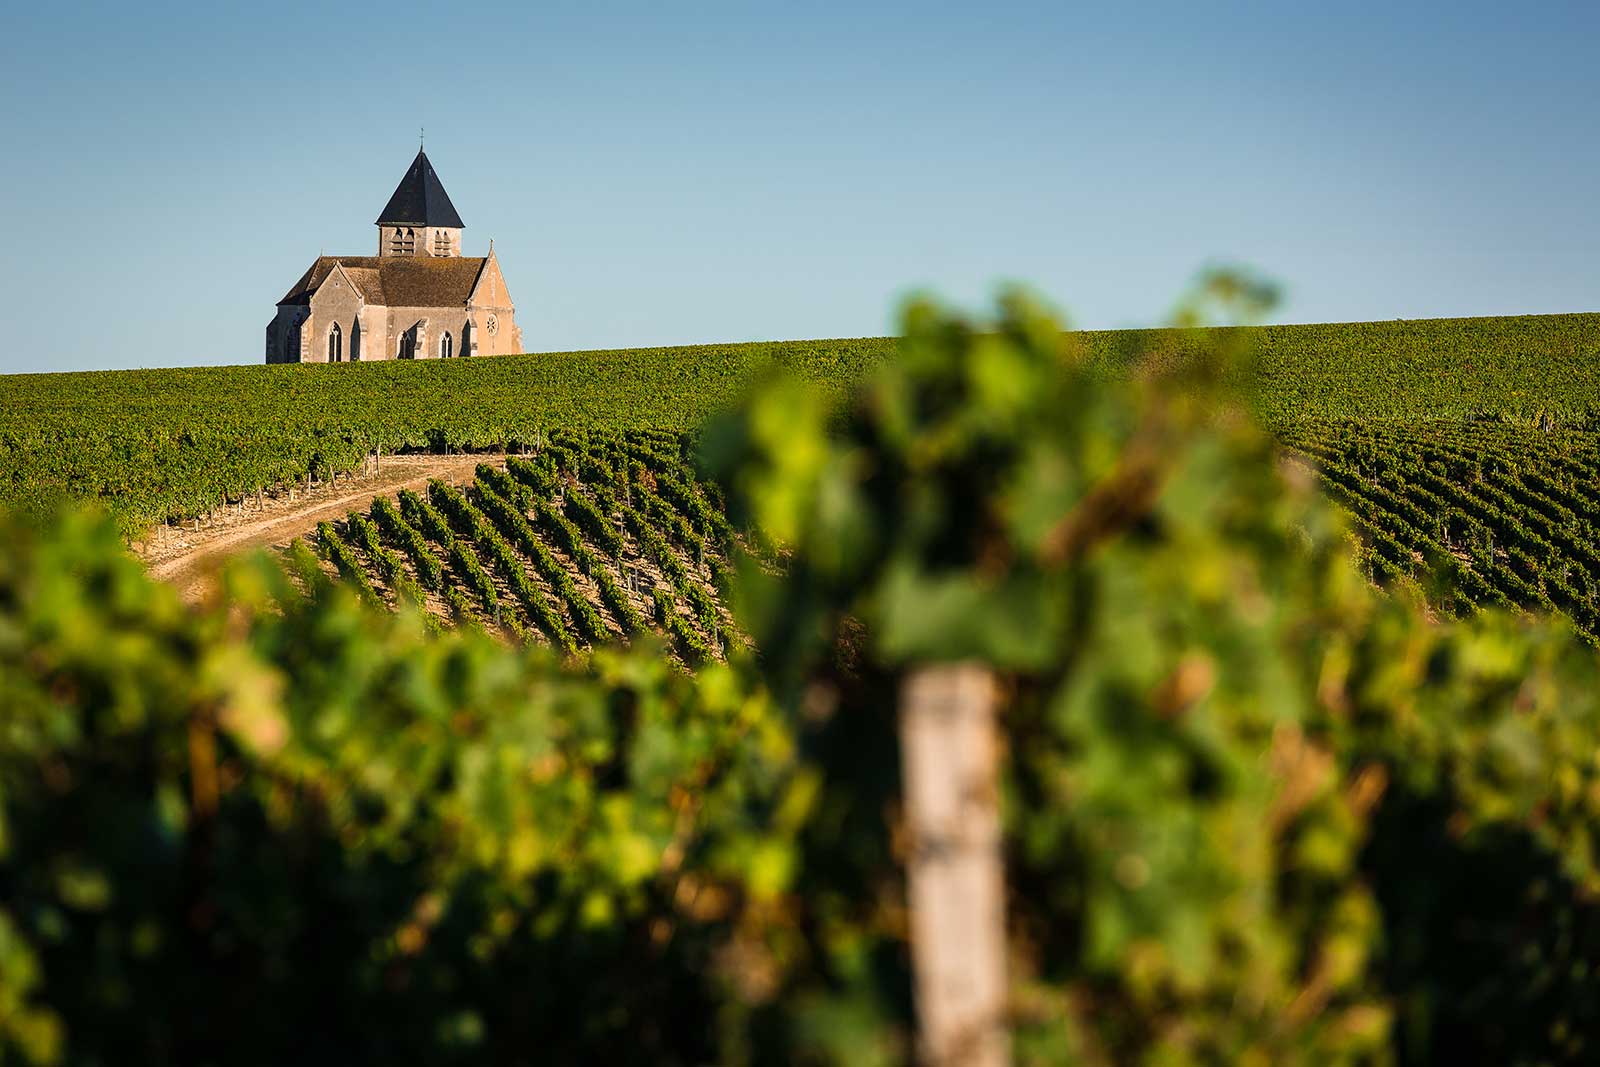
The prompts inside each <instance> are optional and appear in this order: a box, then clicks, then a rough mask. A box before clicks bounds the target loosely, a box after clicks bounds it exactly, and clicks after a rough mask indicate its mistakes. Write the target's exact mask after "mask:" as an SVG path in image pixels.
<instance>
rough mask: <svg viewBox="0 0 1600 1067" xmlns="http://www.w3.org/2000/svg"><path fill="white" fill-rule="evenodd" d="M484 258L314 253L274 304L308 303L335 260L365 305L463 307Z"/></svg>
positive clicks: (481, 267) (476, 282)
mask: <svg viewBox="0 0 1600 1067" xmlns="http://www.w3.org/2000/svg"><path fill="white" fill-rule="evenodd" d="M487 262H488V259H487V258H485V257H483V256H450V257H447V258H437V259H436V258H434V257H432V256H417V257H415V258H412V257H410V256H381V257H380V256H318V257H317V259H316V262H314V263H312V264H311V267H310V269H309V270H307V271H306V272H305V273H304V274H302V275H301V276H300V280H299V281H297V282H295V283H294V285H293V286H292V287H291V288H290V289H289V291H288V292H287V293H285V294H284V297H283V299H282V300H280V301H278V304H279V305H280V306H282V305H284V304H309V303H310V302H311V294H312V293H315V292H316V291H317V289H318V288H319V287H320V286H321V285H322V282H323V280H324V279H326V278H327V277H328V274H329V273H330V272H331V271H332V270H333V265H334V264H335V263H339V264H342V265H343V266H344V272H345V273H346V274H348V275H349V276H350V280H351V281H352V282H354V283H355V285H356V288H358V289H360V290H361V296H362V298H363V299H365V300H366V302H367V303H369V304H377V305H380V306H382V307H418V308H428V307H465V306H466V304H467V299H468V298H469V297H470V296H472V289H473V286H475V285H477V284H478V276H479V275H480V274H482V273H483V265H484V264H485V263H487Z"/></svg>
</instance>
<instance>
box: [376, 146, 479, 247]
mask: <svg viewBox="0 0 1600 1067" xmlns="http://www.w3.org/2000/svg"><path fill="white" fill-rule="evenodd" d="M386 223H387V224H389V225H394V224H395V223H402V224H405V225H410V226H448V227H450V228H451V229H455V230H459V229H463V228H464V227H465V226H466V223H464V222H462V221H461V216H460V215H458V214H456V207H455V205H454V204H452V203H451V202H450V194H448V193H446V192H445V191H444V185H443V183H441V182H440V181H439V175H437V174H435V173H434V170H433V164H432V163H430V162H429V161H428V155H427V153H426V152H424V151H423V150H422V149H421V147H418V148H417V158H416V159H413V160H412V161H411V166H410V168H409V169H407V170H406V174H405V177H403V178H401V179H400V184H399V185H397V186H395V190H394V195H393V196H391V197H390V198H389V202H388V203H387V204H385V205H384V208H383V213H382V214H380V215H379V216H378V225H379V226H382V225H384V224H386Z"/></svg>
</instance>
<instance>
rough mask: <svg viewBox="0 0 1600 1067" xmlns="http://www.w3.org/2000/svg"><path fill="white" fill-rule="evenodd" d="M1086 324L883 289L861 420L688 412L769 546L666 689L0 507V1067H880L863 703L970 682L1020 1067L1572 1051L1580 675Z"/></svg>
mask: <svg viewBox="0 0 1600 1067" xmlns="http://www.w3.org/2000/svg"><path fill="white" fill-rule="evenodd" d="M1258 295H1259V294H1258V293H1257V292H1256V291H1255V290H1254V289H1252V287H1250V286H1248V285H1246V286H1240V285H1238V284H1235V283H1234V282H1233V281H1232V280H1230V279H1226V278H1220V279H1217V280H1216V284H1213V285H1211V286H1209V287H1208V288H1207V289H1206V290H1205V291H1204V292H1202V293H1201V294H1200V295H1199V299H1198V300H1197V301H1196V302H1195V303H1193V304H1191V305H1190V306H1189V311H1188V312H1186V316H1187V317H1188V318H1193V317H1194V316H1193V314H1191V313H1192V312H1195V311H1197V309H1203V308H1205V307H1206V306H1207V304H1206V301H1208V300H1210V301H1219V300H1220V301H1221V302H1222V304H1223V306H1222V308H1221V310H1222V311H1223V312H1224V313H1225V314H1226V313H1227V312H1228V311H1229V310H1230V307H1229V305H1228V302H1229V301H1235V300H1237V301H1244V302H1246V303H1248V302H1249V301H1251V300H1254V299H1256V298H1257V296H1258ZM1207 336H1210V337H1214V338H1217V339H1218V340H1219V341H1220V342H1221V343H1223V344H1226V341H1227V337H1228V336H1229V335H1228V334H1226V333H1218V334H1209V335H1207ZM1071 344H1072V342H1071V339H1070V336H1065V337H1064V335H1063V334H1062V333H1061V331H1060V328H1059V326H1058V324H1057V323H1056V322H1055V321H1054V320H1053V319H1052V318H1051V317H1050V316H1048V315H1047V314H1045V313H1044V312H1042V311H1041V310H1039V309H1038V308H1037V307H1035V306H1034V305H1032V304H1031V303H1029V302H1028V301H1026V300H1025V299H1022V298H1020V297H1018V298H1010V299H1008V300H1007V301H1005V302H1004V303H1003V305H1002V309H1001V313H1000V315H999V318H998V322H997V323H990V324H984V326H983V328H982V329H979V328H978V327H977V326H975V325H974V324H972V323H969V322H967V321H964V320H962V319H961V318H959V317H956V316H953V315H950V314H948V313H945V312H943V311H940V310H938V309H936V308H934V307H932V306H927V305H916V306H914V307H912V308H911V309H910V310H909V312H908V315H907V319H906V340H905V342H904V344H903V351H902V354H901V356H900V357H899V358H898V359H897V360H895V361H893V362H891V363H890V364H888V365H886V366H885V367H884V368H882V369H880V371H878V372H877V373H876V374H875V375H874V377H873V378H872V380H871V382H870V383H869V384H868V385H867V386H866V387H865V388H864V389H863V390H862V391H861V393H860V394H859V396H858V397H857V398H856V400H855V401H854V402H853V403H852V405H851V406H850V407H849V408H848V410H847V412H846V413H845V414H844V415H843V416H842V417H840V416H835V415H833V414H831V413H830V411H829V410H828V409H826V408H825V407H824V406H822V404H821V403H820V402H818V401H816V400H815V399H814V397H813V396H812V394H808V393H807V392H806V391H805V390H801V389H795V388H791V387H788V386H785V385H783V384H781V383H778V384H774V385H772V386H771V387H769V388H767V389H765V390H763V391H761V392H760V393H758V394H757V395H756V396H754V397H753V398H752V399H751V401H750V402H749V403H748V404H747V405H745V406H744V407H743V408H742V409H741V410H740V411H739V413H737V414H736V415H731V416H727V417H725V418H724V419H722V420H721V421H720V422H718V423H715V424H713V425H712V426H710V427H708V428H707V430H706V431H705V434H704V444H705V455H706V462H707V465H708V467H709V468H710V469H711V470H712V471H713V472H714V473H715V474H717V475H718V476H719V477H720V478H721V479H722V480H723V484H724V485H725V486H726V487H727V491H728V494H729V502H730V506H731V507H732V508H733V509H734V511H735V514H736V515H739V516H741V517H742V519H743V521H745V522H746V523H747V524H748V525H749V527H750V528H751V529H752V530H755V531H759V536H760V537H762V538H764V539H765V540H766V541H767V542H768V545H767V546H766V547H768V548H770V549H771V550H772V553H762V556H763V558H764V559H767V560H768V561H769V562H768V563H767V564H765V565H759V566H758V565H757V564H756V563H755V562H753V561H752V562H750V563H749V564H748V565H747V566H745V567H744V568H743V573H742V574H741V576H740V580H739V582H738V586H737V593H738V595H739V597H740V599H741V600H742V601H743V604H742V614H743V618H744V620H745V623H746V625H747V626H748V628H749V629H750V632H751V633H752V635H753V636H754V637H755V639H756V643H757V647H758V648H760V649H761V654H760V656H759V658H757V659H753V660H750V661H746V662H736V663H734V664H731V665H713V666H709V667H707V668H705V669H704V670H702V671H700V672H698V673H697V674H694V675H692V676H690V675H686V674H683V673H680V672H678V671H676V670H674V669H672V668H670V667H669V666H667V664H666V662H665V658H664V657H663V656H662V655H661V654H660V652H659V650H657V649H656V648H654V647H653V646H651V645H649V644H648V643H645V644H640V645H636V646H635V647H633V648H632V649H628V650H606V651H600V652H596V653H594V654H593V655H592V656H590V657H587V658H584V659H580V660H573V661H567V662H560V661H558V660H556V659H555V658H553V657H552V656H551V655H549V654H548V653H545V652H542V651H539V650H513V649H507V648H504V647H502V646H500V645H498V644H496V643H494V642H493V641H491V640H490V639H488V638H486V637H484V636H482V635H480V634H473V633H453V634H447V635H444V636H431V635H430V634H429V633H428V632H427V631H426V629H425V627H424V626H423V624H422V622H421V621H420V619H419V618H417V617H415V616H413V615H408V614H404V613H402V614H400V615H397V616H387V615H375V614H373V613H371V612H369V611H368V610H366V609H365V608H363V607H362V606H361V605H360V604H359V603H358V602H357V601H356V599H355V597H354V596H353V595H352V594H351V593H350V592H349V591H348V590H345V589H343V588H341V587H339V586H337V585H332V586H329V587H327V588H322V589H319V590H317V591H316V592H315V593H314V594H313V595H312V597H311V598H309V599H307V598H303V597H302V596H301V595H300V594H299V593H298V592H296V591H295V588H294V587H293V586H292V585H291V584H290V583H289V582H288V580H287V579H286V578H284V576H283V575H282V574H281V573H280V572H279V571H278V570H277V569H276V567H275V566H274V565H272V564H269V563H267V562H265V561H263V560H256V561H247V562H243V563H240V564H238V565H236V566H235V567H233V568H232V569H231V570H230V571H229V572H228V573H227V574H226V575H225V577H224V580H223V582H222V585H221V588H220V591H219V594H218V596H217V597H216V598H215V599H214V600H213V601H212V602H210V603H208V604H206V605H204V606H202V608H201V609H200V610H191V609H187V608H184V607H183V606H181V605H180V604H179V603H178V601H177V599H176V597H175V595H174V594H173V593H172V592H171V591H170V590H168V589H166V588H164V587H161V586H159V585H156V584H155V583H152V582H151V581H149V580H148V579H147V578H146V577H145V576H144V574H143V573H142V571H141V569H140V567H139V566H138V564H136V563H135V562H133V561H132V560H131V559H129V558H128V557H127V556H126V555H125V554H124V553H123V552H122V551H121V550H120V548H119V545H118V542H117V538H116V534H115V531H114V529H112V528H111V527H109V526H107V525H105V524H104V523H103V522H102V521H100V520H94V519H89V518H86V517H82V516H67V517H64V518H63V519H61V520H60V521H59V522H58V523H57V524H56V525H55V526H54V528H52V529H51V530H50V531H49V533H48V534H47V535H39V534H36V533H32V532H30V531H29V530H28V529H25V528H22V527H20V526H16V525H12V526H10V527H8V528H6V529H3V530H0V539H3V541H4V543H5V544H6V545H7V546H8V548H7V549H6V550H5V551H4V552H0V707H3V709H4V713H3V716H0V1048H3V1050H4V1051H3V1057H4V1059H5V1061H6V1062H11V1061H18V1062H41V1063H49V1062H69V1063H83V1064H95V1063H108V1062H153V1063H179V1062H182V1063H221V1062H228V1063H279V1062H285V1061H289V1060H293V1061H297V1062H310V1063H317V1062H334V1061H338V1062H341V1063H352V1062H356V1063H368V1062H379V1061H395V1060H401V1061H407V1062H454V1061H461V1062H466V1061H472V1062H496V1063H536V1062H537V1063H546V1062H558V1063H578V1062H653V1063H661V1064H699V1063H710V1062H717V1063H733V1064H737V1063H792V1064H844V1063H853V1064H855V1063H859V1064H874V1063H885V1064H887V1063H903V1062H906V1061H907V1060H908V1058H909V1056H910V1050H911V1041H910V1033H911V1027H912V1005H911V1003H910V994H909V979H908V965H907V958H908V957H907V946H906V943H905V938H906V914H905V904H904V888H903V883H902V858H903V857H902V850H903V847H904V839H903V835H901V833H900V825H899V816H898V797H899V771H898V768H899V759H898V754H897V752H896V748H895V722H894V708H895V693H896V690H897V685H898V679H899V677H900V675H901V673H902V672H903V671H904V670H906V669H907V668H908V667H909V666H911V665H914V664H917V663H923V662H929V661H940V660H956V659H977V660H981V661H984V662H986V663H988V664H990V665H991V666H992V668H993V670H994V671H995V672H996V674H997V675H998V677H999V678H1000V679H1001V682H1002V685H1003V691H1004V693H1005V697H1004V701H1003V717H1004V722H1003V725H1004V730H1005V735H1006V738H1007V742H1008V748H1007V751H1006V753H1005V754H1004V761H1005V766H1004V773H1003V780H1004V782H1005V795H1004V798H1003V802H1004V811H1005V817H1006V822H1007V854H1006V863H1007V878H1008V886H1009V890H1008V900H1007V905H1008V910H1009V916H1008V921H1009V936H1010V941H1011V945H1012V952H1011V960H1010V964H1011V971H1012V974H1011V978H1012V983H1013V990H1014V995H1013V998H1012V1025H1013V1029H1014V1032H1015V1034H1016V1058H1017V1060H1018V1062H1019V1063H1023V1064H1038V1065H1045V1064H1067V1063H1075V1064H1076V1063H1084V1064H1107V1065H1109V1064H1129V1063H1144V1064H1152V1065H1156V1064H1159V1065H1187V1064H1262V1065H1266V1064H1339V1063H1348V1064H1355V1063H1363V1064H1365V1063H1371V1064H1388V1063H1399V1064H1413V1063H1435V1062H1438V1063H1444V1062H1494V1063H1529V1064H1531V1063H1563V1062H1570V1063H1579V1062H1590V1061H1592V1060H1593V1058H1594V1057H1595V1055H1596V1049H1595V1047H1594V1046H1593V1044H1592V1043H1590V1041H1591V1039H1590V1036H1589V1035H1591V1034H1592V1033H1593V1032H1594V1029H1595V1025H1596V1022H1597V1018H1596V1016H1597V1011H1600V1003H1597V998H1596V993H1595V990H1596V989H1597V988H1600V987H1597V985H1596V980H1595V975H1594V974H1593V972H1592V968H1593V965H1594V963H1595V962H1600V921H1597V920H1600V914H1597V911H1596V908H1595V892H1596V890H1597V889H1600V865H1597V861H1596V855H1595V842H1594V840H1593V828H1594V827H1595V826H1596V825H1597V823H1596V817H1597V815H1600V760H1597V756H1596V752H1597V748H1596V744H1595V739H1596V736H1597V726H1600V685H1597V682H1600V669H1597V667H1600V664H1597V661H1596V659H1595V656H1594V653H1593V652H1592V651H1591V650H1589V649H1587V648H1585V647H1584V646H1583V645H1582V644H1581V643H1580V642H1578V641H1577V640H1575V639H1574V637H1573V635H1572V634H1571V633H1570V632H1569V631H1567V630H1565V629H1564V628H1563V627H1562V625H1561V624H1559V623H1553V622H1541V621H1534V620H1530V619H1526V618H1513V617H1510V616H1505V615H1496V614H1487V615H1483V616H1480V617H1477V618H1475V619H1473V620H1470V621H1467V622H1459V623H1457V622H1451V623H1448V624H1439V623H1436V622H1434V621H1431V620H1430V619H1429V618H1428V617H1427V614H1426V609H1425V608H1424V607H1422V606H1419V605H1418V604H1415V603H1412V602H1410V601H1408V600H1406V599H1404V598H1403V597H1399V596H1384V595H1382V594H1379V593H1377V592H1376V591H1374V590H1373V589H1372V588H1371V587H1370V586H1369V585H1368V584H1367V583H1366V582H1365V581H1364V580H1363V579H1362V578H1361V576H1360V575H1359V573H1358V572H1357V570H1356V569H1355V568H1354V567H1353V566H1352V565H1351V560H1350V557H1351V543H1350V541H1349V538H1348V536H1347V534H1346V532H1345V530H1344V528H1343V526H1342V524H1341V523H1340V521H1339V520H1338V519H1337V517H1336V515H1335V513H1334V512H1333V511H1332V510H1331V509H1330V508H1329V507H1327V506H1326V505H1325V504H1323V503H1322V502H1320V500H1319V499H1318V497H1317V494H1316V491H1315V486H1314V484H1313V482H1312V479H1311V476H1310V475H1309V474H1308V473H1306V472H1305V471H1304V470H1303V468H1300V467H1298V466H1294V465H1284V464H1281V463H1280V462H1279V460H1278V458H1277V456H1276V454H1275V452H1274V450H1273V448H1272V446H1271V444H1270V442H1269V441H1268V439H1267V438H1265V437H1264V436H1263V435H1262V434H1261V433H1260V432H1259V431H1258V430H1257V429H1255V428H1254V427H1253V426H1252V424H1251V423H1250V421H1249V420H1248V419H1247V418H1246V417H1244V416H1243V414H1242V413H1241V411H1240V410H1239V408H1238V407H1237V406H1235V405H1234V404H1233V403H1232V402H1231V401H1230V399H1229V398H1228V397H1227V396H1225V395H1220V394H1218V393H1217V392H1216V391H1215V390H1214V389H1213V388H1212V387H1211V386H1210V385H1209V383H1210V382H1212V381H1214V380H1217V379H1219V378H1220V379H1225V378H1227V377H1228V376H1229V375H1228V374H1227V368H1228V365H1229V360H1230V358H1231V356H1230V353H1229V352H1228V351H1226V349H1225V348H1222V349H1219V350H1217V351H1215V352H1213V353H1211V354H1210V355H1211V358H1208V359H1203V360H1194V359H1190V358H1184V359H1181V360H1170V359H1162V358H1161V353H1159V352H1157V353H1153V354H1152V358H1151V359H1150V361H1149V362H1148V364H1147V367H1148V372H1147V373H1143V374H1138V375H1135V376H1134V379H1133V381H1132V382H1131V383H1122V384H1107V383H1106V382H1105V381H1104V380H1103V378H1102V377H1097V376H1096V375H1094V374H1093V373H1091V372H1090V371H1089V370H1088V369H1086V365H1085V363H1084V362H1083V361H1082V360H1081V359H1080V358H1078V356H1077V355H1076V354H1075V353H1074V352H1073V351H1072V349H1071V347H1070V346H1071ZM774 554H775V555H776V558H779V559H781V560H782V566H781V567H780V568H778V570H779V571H781V573H773V568H772V567H771V565H770V560H771V559H772V558H774Z"/></svg>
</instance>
